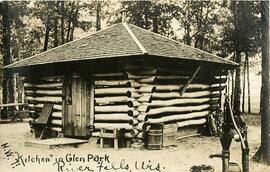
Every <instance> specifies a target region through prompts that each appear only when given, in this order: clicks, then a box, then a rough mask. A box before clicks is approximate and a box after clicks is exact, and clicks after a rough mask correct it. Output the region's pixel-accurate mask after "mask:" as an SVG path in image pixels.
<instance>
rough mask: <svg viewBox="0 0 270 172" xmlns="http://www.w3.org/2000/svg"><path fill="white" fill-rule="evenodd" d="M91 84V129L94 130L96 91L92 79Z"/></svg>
mask: <svg viewBox="0 0 270 172" xmlns="http://www.w3.org/2000/svg"><path fill="white" fill-rule="evenodd" d="M90 82H91V84H90V87H91V88H90V89H91V92H90V121H89V124H90V129H93V128H94V117H95V107H94V106H95V90H94V81H93V79H91V81H90Z"/></svg>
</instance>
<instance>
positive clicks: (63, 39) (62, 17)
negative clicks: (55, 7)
mask: <svg viewBox="0 0 270 172" xmlns="http://www.w3.org/2000/svg"><path fill="white" fill-rule="evenodd" d="M60 6H61V43H62V44H64V43H65V30H64V27H65V21H64V19H65V3H64V1H60Z"/></svg>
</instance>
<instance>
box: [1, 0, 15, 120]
mask: <svg viewBox="0 0 270 172" xmlns="http://www.w3.org/2000/svg"><path fill="white" fill-rule="evenodd" d="M0 8H1V10H0V11H1V13H2V23H3V37H2V39H3V40H2V42H3V49H2V52H3V59H4V60H3V65H4V66H6V65H9V64H10V63H11V53H10V39H11V28H10V11H9V2H7V1H4V2H1V3H0ZM13 92H14V90H13V82H12V73H11V72H10V71H8V70H4V71H3V103H12V102H14V97H13ZM4 112H7V109H6V108H5V109H4ZM1 118H3V119H5V118H7V113H1Z"/></svg>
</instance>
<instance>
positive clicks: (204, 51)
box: [130, 24, 238, 65]
mask: <svg viewBox="0 0 270 172" xmlns="http://www.w3.org/2000/svg"><path fill="white" fill-rule="evenodd" d="M130 25H132V26H134V27H136V28H138V29H141V30H144V31H147V32H149V33H151V34H154V35H157V36H160V37H162V38H165V39H168V40H170V41H173V42H175V43H178V44H180V45H183V46H186V47H189V48H191V49H194V50H197V51H201V52H204V53H206V54H209V55H212V56H215V57H216V58H219V59H222V60H224V61H227V62H230V63H234V64H235V65H238V63H236V62H234V61H231V60H228V59H225V58H221V57H219V56H217V55H215V54H211V53H209V52H207V51H204V50H201V49H199V48H195V47H192V46H190V45H187V44H184V43H182V42H179V41H176V40H173V39H171V38H168V37H166V36H163V35H160V34H158V33H155V32H151V31H150V30H147V29H144V28H141V27H139V26H136V25H134V24H130Z"/></svg>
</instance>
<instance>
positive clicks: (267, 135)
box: [259, 1, 270, 165]
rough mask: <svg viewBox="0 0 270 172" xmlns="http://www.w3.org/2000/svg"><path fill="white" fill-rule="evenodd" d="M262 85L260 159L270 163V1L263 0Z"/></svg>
mask: <svg viewBox="0 0 270 172" xmlns="http://www.w3.org/2000/svg"><path fill="white" fill-rule="evenodd" d="M260 3H261V19H262V23H261V29H262V30H261V32H262V87H261V103H260V113H261V147H260V156H259V159H260V160H261V161H262V162H266V163H267V164H268V165H270V60H269V2H268V1H261V2H260Z"/></svg>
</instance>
